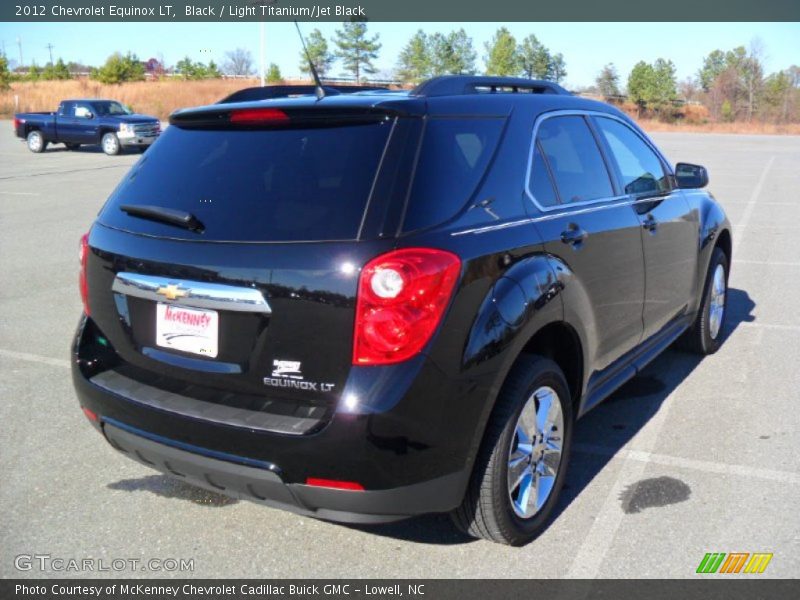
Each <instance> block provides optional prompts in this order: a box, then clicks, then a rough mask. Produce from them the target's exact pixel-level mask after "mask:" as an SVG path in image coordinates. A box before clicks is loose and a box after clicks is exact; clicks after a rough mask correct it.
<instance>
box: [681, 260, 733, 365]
mask: <svg viewBox="0 0 800 600" xmlns="http://www.w3.org/2000/svg"><path fill="white" fill-rule="evenodd" d="M728 270H729V265H728V257H727V256H725V253H724V252H723V251H722V250H720V249H719V248H714V251H713V252H712V254H711V262H710V263H709V265H708V272H707V273H706V281H705V285H704V286H703V299H702V302H701V303H700V310H699V311H698V313H697V317H696V318H695V322H694V324H693V325H692V327H691V329H689V330H688V331H687V332H686V333H685V334H684V337H683V340H682V342H683V344H682V345H683V346H684V347H685V348H686V349H687V350H689V351H691V352H694V353H696V354H703V355H705V354H714V352H716V351H717V350H719V347H720V344H721V342H722V328H723V326H724V325H725V316H726V314H727V312H728V311H727V307H728Z"/></svg>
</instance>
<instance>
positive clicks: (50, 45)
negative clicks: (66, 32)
mask: <svg viewBox="0 0 800 600" xmlns="http://www.w3.org/2000/svg"><path fill="white" fill-rule="evenodd" d="M54 47H55V46H53V44H51V43H50V42H48V43H47V46H45V48H47V49H48V50H49V51H50V64H51V65H52V64H53V48H54Z"/></svg>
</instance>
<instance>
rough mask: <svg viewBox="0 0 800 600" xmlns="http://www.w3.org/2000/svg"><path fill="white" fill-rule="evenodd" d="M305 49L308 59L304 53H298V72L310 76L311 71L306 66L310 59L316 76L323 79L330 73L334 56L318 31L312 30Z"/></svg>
mask: <svg viewBox="0 0 800 600" xmlns="http://www.w3.org/2000/svg"><path fill="white" fill-rule="evenodd" d="M306 47H307V48H308V57H307V56H306V53H305V52H303V51H301V52H300V71H301V72H303V73H305V74H306V75H308V76H309V77H310V76H311V69H310V68H309V66H308V59H309V57H310V58H311V62H312V63H313V64H314V68H315V69H316V70H317V75H319V77H320V79H322V78H324V77H325V75H327V74H328V71H330V68H331V65H332V64H333V59H334V56H333V54H332V53H331V52H330V50H329V49H328V42H327V40H326V39H325V36H323V35H322V32H321V31H320V30H319V29H314V30H313V31H312V32H311V34H310V35H309V36H308V39H307V40H306Z"/></svg>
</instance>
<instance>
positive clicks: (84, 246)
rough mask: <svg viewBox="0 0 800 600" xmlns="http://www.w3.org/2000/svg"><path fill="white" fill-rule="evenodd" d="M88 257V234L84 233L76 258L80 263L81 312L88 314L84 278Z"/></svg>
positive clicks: (86, 289) (85, 281) (87, 293)
mask: <svg viewBox="0 0 800 600" xmlns="http://www.w3.org/2000/svg"><path fill="white" fill-rule="evenodd" d="M88 259H89V234H88V233H84V234H83V236H81V243H80V249H79V250H78V260H79V261H80V263H81V271H80V275H79V276H78V289H80V291H81V300H82V301H83V312H84V314H85V315H86V316H87V317H88V316H89V314H90V313H89V283H88V281H87V280H86V261H87V260H88Z"/></svg>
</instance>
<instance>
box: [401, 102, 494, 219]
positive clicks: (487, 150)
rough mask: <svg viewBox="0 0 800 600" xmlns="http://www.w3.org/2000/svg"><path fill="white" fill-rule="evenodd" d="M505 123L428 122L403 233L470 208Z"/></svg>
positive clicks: (441, 119) (478, 120)
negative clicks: (469, 205) (469, 203)
mask: <svg viewBox="0 0 800 600" xmlns="http://www.w3.org/2000/svg"><path fill="white" fill-rule="evenodd" d="M504 123H505V119H503V118H445V117H434V118H431V119H429V120H428V122H427V123H426V125H425V132H424V134H423V138H422V147H421V148H420V153H419V159H418V161H417V168H416V172H415V174H414V182H413V184H412V187H411V195H410V196H409V201H408V208H407V209H406V218H405V222H404V225H403V230H404V231H414V230H416V229H421V228H424V227H430V226H433V225H437V224H439V223H443V222H444V221H446V220H447V219H449V218H451V217H453V216H455V215H456V214H457V213H458V212H459V211H460V210H461V209H462V208H463V207H464V206H465V205H466V203H467V202H468V201H469V199H470V198H471V197H472V195H473V194H474V193H475V191H476V188H477V186H478V184H479V183H480V181H481V179H482V178H483V175H484V173H485V172H486V169H487V167H488V166H489V162H490V161H491V159H492V156H493V155H494V152H495V150H496V149H497V145H498V142H499V140H500V134H501V133H502V130H503V125H504Z"/></svg>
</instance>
